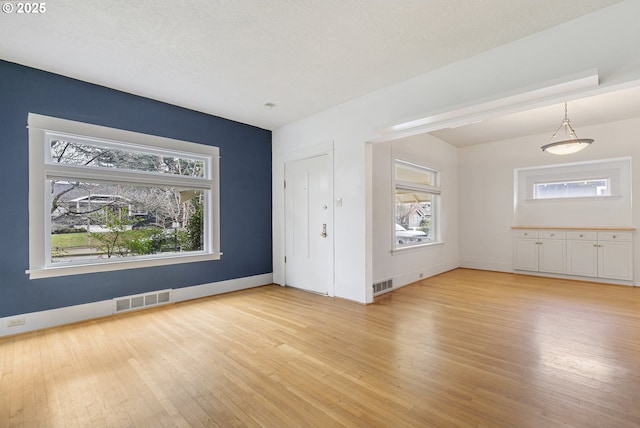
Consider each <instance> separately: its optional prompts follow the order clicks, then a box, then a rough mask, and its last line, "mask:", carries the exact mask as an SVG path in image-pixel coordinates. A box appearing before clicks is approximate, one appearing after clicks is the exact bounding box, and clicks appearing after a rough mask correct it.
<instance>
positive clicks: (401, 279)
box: [392, 263, 458, 290]
mask: <svg viewBox="0 0 640 428" xmlns="http://www.w3.org/2000/svg"><path fill="white" fill-rule="evenodd" d="M457 267H458V264H457V263H442V264H439V265H436V266H430V267H428V268H423V269H416V270H414V271H412V272H407V273H402V274H399V275H394V276H393V289H397V288H400V287H404V286H405V285H408V284H412V283H414V282H416V281H420V280H421V279H425V278H429V277H431V276H435V275H439V274H441V273H444V272H448V271H450V270H453V269H455V268H457ZM393 289H392V290H393Z"/></svg>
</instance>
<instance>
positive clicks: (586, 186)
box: [534, 179, 611, 199]
mask: <svg viewBox="0 0 640 428" xmlns="http://www.w3.org/2000/svg"><path fill="white" fill-rule="evenodd" d="M610 194H611V190H610V186H609V180H608V179H595V180H581V181H558V182H550V183H536V184H535V188H534V195H535V196H534V197H535V199H553V198H580V197H588V196H607V195H610Z"/></svg>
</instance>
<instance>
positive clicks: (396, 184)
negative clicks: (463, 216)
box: [391, 157, 444, 254]
mask: <svg viewBox="0 0 640 428" xmlns="http://www.w3.org/2000/svg"><path fill="white" fill-rule="evenodd" d="M397 163H403V164H405V165H409V166H413V167H415V168H420V169H424V170H426V171H432V172H434V173H435V174H434V178H435V183H434V185H433V186H430V185H426V184H416V183H413V182H407V181H402V180H397V179H396V173H395V167H396V164H397ZM391 171H392V173H391V180H392V186H391V187H392V189H391V190H392V204H391V207H392V208H391V209H392V211H393V212H392V215H391V218H392V220H393V223H392V225H391V230H392V239H391V242H393V244H392V248H391V253H392V254H395V253H403V252H408V251H412V250H418V249H424V248H429V247H434V246H439V245H442V244H444V241H442V239H440V238H441V237H440V213H441V209H440V205H441V204H442V202H441V200H442V198H441V194H442V190H441V188H440V175H441V172H440V171H439V170H437V169H435V168H432V167H430V166H426V165H420V164H417V163H415V162H410V161H407V160H404V159H402V158H399V157H395V158H392V166H391ZM397 189H402V190H415V191H419V192H423V193H429V194H432V195H436V196H438V203H436V204H435V207H432V212H431V216H432V219H434V220H435V221H434V225H433V241H429V242H424V243H419V244H414V245H408V246H403V247H398V243H397V239H396V231H395V229H396V190H397Z"/></svg>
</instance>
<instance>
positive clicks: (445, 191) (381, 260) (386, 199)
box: [372, 134, 458, 288]
mask: <svg viewBox="0 0 640 428" xmlns="http://www.w3.org/2000/svg"><path fill="white" fill-rule="evenodd" d="M457 152H458V150H457V149H456V148H455V147H453V146H451V145H449V144H447V143H445V142H443V141H441V140H439V139H437V138H436V137H433V136H431V135H429V134H422V135H416V136H413V137H409V138H403V139H400V140H396V141H393V142H385V143H378V144H375V145H374V146H373V162H372V167H373V177H372V184H373V186H372V187H373V189H374V191H373V195H372V202H373V211H372V224H373V236H372V242H373V282H374V283H376V282H378V281H383V280H387V279H390V278H393V286H394V288H397V287H400V286H403V285H406V284H409V283H411V282H415V281H418V280H419V279H420V278H421V276H420V275H422V277H424V278H426V277H429V276H433V275H435V274H438V273H441V272H443V271H447V270H451V269H454V268H456V267H457V266H458V154H457ZM396 157H400V158H402V159H407V158H410V159H412V161H413V162H416V163H417V164H419V165H423V166H427V167H429V168H433V169H436V170H438V171H439V172H440V190H441V192H442V193H441V195H440V201H439V202H440V207H439V210H438V213H439V216H438V218H437V220H438V222H439V229H440V230H439V231H440V240H441V241H442V243H441V244H435V245H430V246H426V247H417V248H411V249H403V250H400V251H396V252H394V253H392V252H391V250H392V248H393V236H394V233H393V231H394V229H393V225H394V223H395V222H394V208H395V206H394V189H393V186H392V176H393V173H394V169H393V160H394V158H396Z"/></svg>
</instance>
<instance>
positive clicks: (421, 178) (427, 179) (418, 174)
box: [395, 161, 436, 186]
mask: <svg viewBox="0 0 640 428" xmlns="http://www.w3.org/2000/svg"><path fill="white" fill-rule="evenodd" d="M395 174H396V180H397V181H405V182H408V183H415V184H423V185H425V186H435V185H436V180H435V175H436V172H435V171H433V170H431V169H428V168H424V167H420V166H418V165H413V164H411V163H408V162H403V161H396V171H395Z"/></svg>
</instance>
